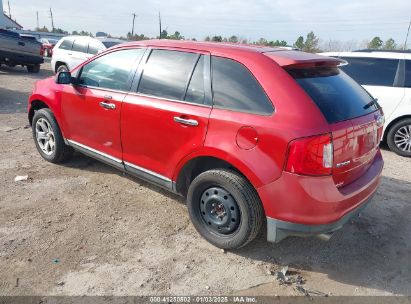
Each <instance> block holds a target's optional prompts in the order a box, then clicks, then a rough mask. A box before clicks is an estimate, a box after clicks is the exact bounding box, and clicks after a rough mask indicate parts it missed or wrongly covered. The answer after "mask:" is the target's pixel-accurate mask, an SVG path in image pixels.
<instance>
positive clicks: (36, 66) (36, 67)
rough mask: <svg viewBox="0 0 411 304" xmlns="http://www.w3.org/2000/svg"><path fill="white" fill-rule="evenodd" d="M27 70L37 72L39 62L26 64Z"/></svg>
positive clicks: (38, 70)
mask: <svg viewBox="0 0 411 304" xmlns="http://www.w3.org/2000/svg"><path fill="white" fill-rule="evenodd" d="M27 72H29V73H38V72H40V65H39V64H34V65H28V66H27Z"/></svg>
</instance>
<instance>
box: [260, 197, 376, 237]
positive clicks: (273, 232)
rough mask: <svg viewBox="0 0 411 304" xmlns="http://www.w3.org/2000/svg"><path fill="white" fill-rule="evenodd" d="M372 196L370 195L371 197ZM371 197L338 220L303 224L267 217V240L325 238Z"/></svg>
mask: <svg viewBox="0 0 411 304" xmlns="http://www.w3.org/2000/svg"><path fill="white" fill-rule="evenodd" d="M371 198H372V197H371ZM371 198H369V199H368V201H367V202H365V203H363V204H362V205H360V206H359V207H357V208H356V209H354V210H352V211H351V212H349V213H347V214H346V215H344V216H343V217H342V218H341V219H339V220H338V221H335V222H333V223H329V224H322V225H304V224H296V223H291V222H285V221H281V220H276V219H273V218H269V217H267V241H269V242H274V243H278V242H280V241H282V240H283V239H285V238H287V237H289V236H302V237H306V236H322V235H325V236H326V238H328V236H331V234H332V233H333V232H335V231H337V230H339V229H341V228H342V227H343V226H344V225H345V224H346V223H347V222H348V221H349V220H350V219H352V218H354V217H356V216H358V214H359V213H360V212H361V211H362V210H363V209H364V208H365V207H366V206H367V205H368V203H369V202H370V201H371Z"/></svg>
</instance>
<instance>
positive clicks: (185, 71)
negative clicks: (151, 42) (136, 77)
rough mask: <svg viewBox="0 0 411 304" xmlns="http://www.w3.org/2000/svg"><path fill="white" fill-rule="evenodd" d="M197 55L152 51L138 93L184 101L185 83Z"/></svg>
mask: <svg viewBox="0 0 411 304" xmlns="http://www.w3.org/2000/svg"><path fill="white" fill-rule="evenodd" d="M198 56H199V55H198V54H195V53H187V52H180V51H169V50H153V51H152V52H151V54H150V57H149V58H148V60H147V63H146V64H145V66H144V71H143V74H142V76H141V80H140V84H139V87H138V92H139V93H142V94H147V95H152V96H157V97H162V98H169V99H176V100H184V96H185V93H186V87H187V83H188V81H189V78H190V76H191V73H192V72H193V69H194V66H195V64H196V62H197V59H198Z"/></svg>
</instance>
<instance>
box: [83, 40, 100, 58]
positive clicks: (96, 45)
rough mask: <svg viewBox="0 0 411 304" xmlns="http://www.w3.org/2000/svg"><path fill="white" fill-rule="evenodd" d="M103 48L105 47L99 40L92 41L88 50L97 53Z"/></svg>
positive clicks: (90, 52)
mask: <svg viewBox="0 0 411 304" xmlns="http://www.w3.org/2000/svg"><path fill="white" fill-rule="evenodd" d="M101 50H103V47H102V45H101V44H100V43H99V42H98V41H93V40H92V41H90V43H89V45H88V51H87V52H88V53H89V54H93V55H95V54H97V53H98V52H99V51H101Z"/></svg>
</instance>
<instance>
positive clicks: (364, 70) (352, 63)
mask: <svg viewBox="0 0 411 304" xmlns="http://www.w3.org/2000/svg"><path fill="white" fill-rule="evenodd" d="M343 59H344V60H346V61H347V62H348V65H345V66H343V67H342V70H343V71H344V72H346V73H347V74H348V75H350V76H351V77H352V78H354V80H355V81H357V82H358V83H359V84H361V85H374V86H389V87H392V86H396V85H398V84H396V81H395V80H396V75H397V69H398V63H399V60H398V59H382V58H348V57H345V58H343Z"/></svg>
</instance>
